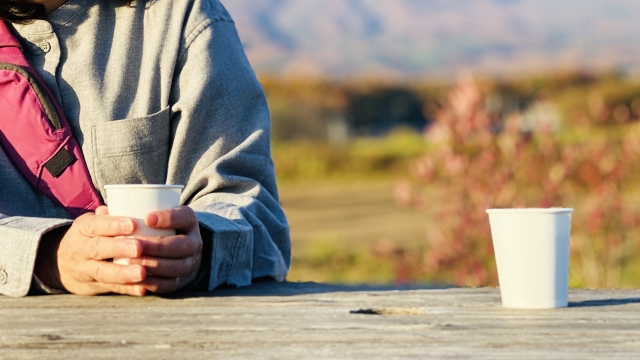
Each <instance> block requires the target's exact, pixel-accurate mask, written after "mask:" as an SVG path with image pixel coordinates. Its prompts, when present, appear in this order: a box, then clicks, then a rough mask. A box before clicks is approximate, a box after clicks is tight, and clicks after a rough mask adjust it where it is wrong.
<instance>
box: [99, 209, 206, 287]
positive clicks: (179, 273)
mask: <svg viewBox="0 0 640 360" xmlns="http://www.w3.org/2000/svg"><path fill="white" fill-rule="evenodd" d="M102 211H103V209H100V210H99V211H98V212H99V213H101V212H102ZM145 224H146V225H147V226H149V227H152V228H156V229H173V230H176V235H174V236H142V235H135V237H136V239H138V240H140V242H141V243H142V247H143V254H142V256H141V257H139V258H137V259H136V258H132V259H129V264H140V265H143V266H144V267H145V268H146V269H147V271H148V273H149V275H148V276H147V277H146V278H145V279H144V280H143V281H142V282H141V283H140V285H141V286H143V287H144V288H145V289H147V290H149V291H153V292H156V293H170V292H173V291H175V290H178V289H180V288H182V287H184V286H186V285H188V284H190V283H191V282H193V281H194V280H195V279H196V277H197V276H198V270H199V269H200V263H201V262H202V236H201V235H200V226H199V225H198V219H197V218H196V214H195V213H194V212H193V210H192V209H191V208H190V207H188V206H182V207H180V208H176V209H171V210H161V211H155V212H152V213H150V214H149V215H148V216H147V218H146V219H145ZM151 274H153V275H151Z"/></svg>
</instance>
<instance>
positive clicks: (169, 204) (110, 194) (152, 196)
mask: <svg viewBox="0 0 640 360" xmlns="http://www.w3.org/2000/svg"><path fill="white" fill-rule="evenodd" d="M104 188H105V190H106V191H107V206H108V207H109V215H113V216H127V217H130V218H133V220H134V221H135V222H136V231H135V232H134V233H133V235H150V236H170V235H175V233H176V232H175V231H174V230H168V229H152V228H150V227H148V226H147V225H145V224H144V219H145V218H146V217H147V215H148V214H149V213H150V212H153V211H156V210H168V209H173V208H177V207H179V206H180V193H181V192H182V189H183V188H184V186H182V185H151V184H143V185H128V184H122V185H105V186H104ZM113 262H114V263H116V264H124V265H126V264H128V263H129V259H128V258H116V259H113Z"/></svg>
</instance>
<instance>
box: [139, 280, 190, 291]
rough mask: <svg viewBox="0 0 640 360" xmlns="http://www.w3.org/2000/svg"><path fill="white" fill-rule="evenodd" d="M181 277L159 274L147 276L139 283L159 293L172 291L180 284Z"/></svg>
mask: <svg viewBox="0 0 640 360" xmlns="http://www.w3.org/2000/svg"><path fill="white" fill-rule="evenodd" d="M182 281H183V280H182V279H181V278H165V277H159V276H149V277H147V278H146V279H144V281H143V282H141V283H140V285H141V286H143V287H144V288H145V289H147V290H149V291H153V292H155V293H159V294H167V293H171V292H174V291H176V290H178V289H179V288H180V285H181V284H182Z"/></svg>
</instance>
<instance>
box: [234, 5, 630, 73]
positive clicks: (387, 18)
mask: <svg viewBox="0 0 640 360" xmlns="http://www.w3.org/2000/svg"><path fill="white" fill-rule="evenodd" d="M222 3H223V4H224V5H225V7H226V8H227V9H228V10H229V12H230V14H231V15H232V17H233V18H234V20H235V22H236V27H237V29H238V33H239V35H240V38H241V40H242V42H243V45H244V47H245V50H246V52H247V55H248V57H249V60H250V62H251V64H252V66H253V67H254V69H255V70H256V72H258V73H269V74H275V75H279V76H315V77H330V78H353V77H371V76H378V77H390V78H399V79H417V78H420V79H421V78H451V77H455V76H457V75H459V74H460V73H461V72H472V73H478V74H485V75H491V76H511V75H516V76H518V75H527V74H534V73H536V74H537V73H548V72H558V71H564V70H592V71H610V70H616V71H620V72H622V73H627V74H630V75H634V74H640V62H639V61H638V59H640V21H638V19H637V15H636V14H640V1H637V0H581V1H575V0H322V1H317V0H316V1H313V0H312V1H300V0H222Z"/></svg>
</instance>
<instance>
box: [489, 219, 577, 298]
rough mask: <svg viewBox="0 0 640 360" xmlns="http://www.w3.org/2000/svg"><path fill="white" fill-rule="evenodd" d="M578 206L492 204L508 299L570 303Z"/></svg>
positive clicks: (503, 286)
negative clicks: (573, 222)
mask: <svg viewBox="0 0 640 360" xmlns="http://www.w3.org/2000/svg"><path fill="white" fill-rule="evenodd" d="M572 212H573V209H565V208H550V209H535V208H526V209H488V210H487V213H488V214H489V222H490V224H491V236H492V238H493V248H494V251H495V256H496V263H497V266H498V281H499V283H500V295H501V297H502V305H503V306H505V307H509V308H521V309H548V308H559V307H566V306H567V305H568V299H567V292H568V282H569V236H570V233H571V213H572Z"/></svg>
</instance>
